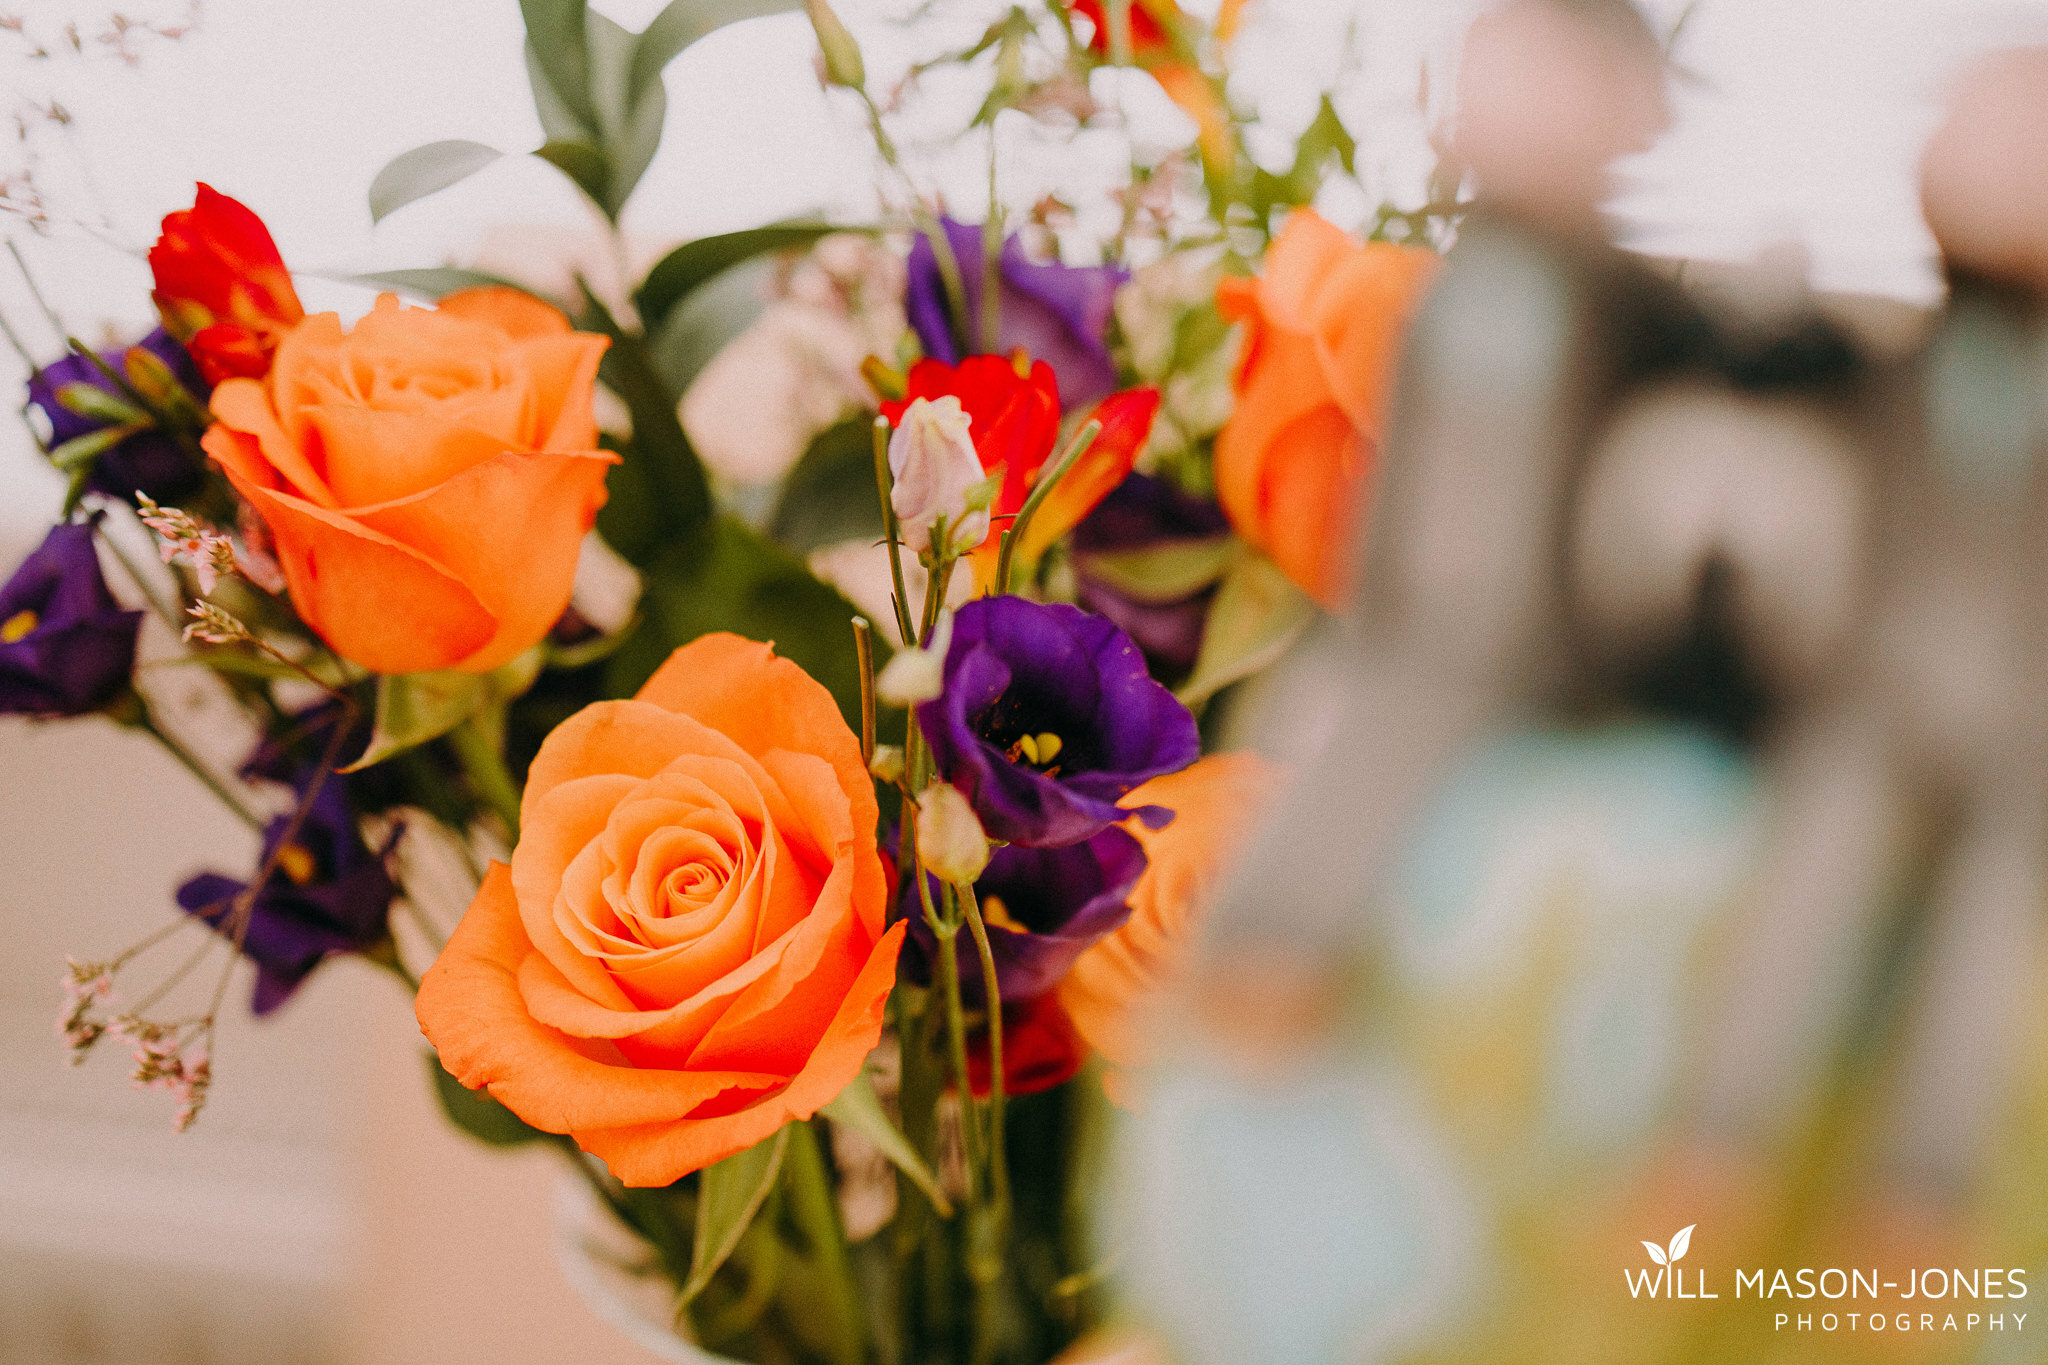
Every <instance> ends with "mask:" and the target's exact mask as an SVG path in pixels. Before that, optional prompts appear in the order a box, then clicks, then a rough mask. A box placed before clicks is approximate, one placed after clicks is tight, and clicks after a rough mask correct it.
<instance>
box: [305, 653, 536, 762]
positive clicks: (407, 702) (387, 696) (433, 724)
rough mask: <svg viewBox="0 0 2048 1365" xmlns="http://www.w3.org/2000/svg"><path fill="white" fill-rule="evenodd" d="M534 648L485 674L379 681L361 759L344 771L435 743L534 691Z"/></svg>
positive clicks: (448, 673) (399, 677) (451, 671)
mask: <svg viewBox="0 0 2048 1365" xmlns="http://www.w3.org/2000/svg"><path fill="white" fill-rule="evenodd" d="M540 665H541V650H540V649H539V648H538V647H535V648H533V649H529V650H527V651H526V653H524V654H522V655H520V656H519V657H518V658H516V659H514V660H513V661H512V662H511V663H508V664H506V665H505V666H504V667H502V668H499V669H496V670H494V671H492V672H489V673H462V672H458V671H456V670H454V669H448V670H445V671H442V672H438V673H395V674H387V675H385V676H384V677H380V678H378V679H377V715H376V719H375V721H374V722H373V723H372V725H371V727H370V744H369V747H368V748H367V749H365V750H364V751H363V756H362V757H361V758H359V759H357V760H356V761H355V762H354V763H351V764H350V765H349V766H348V767H346V768H343V769H342V770H341V771H343V772H349V773H352V772H359V771H361V770H362V769H364V768H368V767H372V766H374V765H375V764H378V763H382V762H383V761H384V760H385V759H387V758H390V757H391V756H392V755H393V754H398V753H403V752H404V751H405V750H407V749H411V748H415V747H417V746H419V745H421V744H425V743H426V742H427V741H428V740H430V739H439V738H440V737H441V736H442V735H445V734H447V733H448V732H449V731H450V730H453V729H454V728H455V727H456V726H458V725H460V724H462V722H464V721H466V720H468V719H469V718H470V717H471V716H474V715H477V714H479V713H480V712H482V711H484V710H486V709H487V708H489V707H493V706H497V705H500V704H502V703H504V702H507V701H510V700H511V699H512V698H514V697H516V696H519V695H520V694H521V693H523V692H525V691H526V689H527V688H529V687H531V686H533V680H534V678H535V676H536V675H538V674H539V672H540Z"/></svg>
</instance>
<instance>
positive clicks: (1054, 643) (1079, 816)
mask: <svg viewBox="0 0 2048 1365" xmlns="http://www.w3.org/2000/svg"><path fill="white" fill-rule="evenodd" d="M917 717H918V723H919V725H920V726H921V727H922V728H923V730H924V734H925V737H926V739H927V740H928V741H929V742H930V744H931V747H932V756H933V759H934V761H935V762H936V764H937V768H938V772H939V775H940V776H941V777H943V778H944V779H945V780H946V781H948V782H950V783H952V784H953V785H954V786H956V787H958V788H960V790H961V792H962V793H963V794H964V795H965V796H966V797H967V799H968V801H969V802H970V803H971V804H972V805H973V806H974V810H975V813H976V814H977V815H979V816H980V817H981V822H982V827H983V828H984V829H986V830H987V831H988V833H989V835H990V837H992V838H996V839H1001V840H1004V841H1007V842H1009V843H1013V844H1022V845H1024V846H1026V847H1031V848H1056V847H1062V846H1065V845H1068V844H1076V843H1079V842H1081V841H1082V840H1084V839H1088V838H1091V837H1093V836H1094V835H1095V834H1097V833H1099V832H1100V831H1101V830H1103V829H1106V828H1108V827H1109V826H1111V825H1114V824H1117V823H1119V822H1121V821H1123V820H1124V819H1126V818H1128V817H1129V816H1130V815H1131V814H1133V812H1131V811H1129V810H1124V809H1120V808H1119V807H1118V806H1117V804H1116V803H1117V801H1118V800H1119V799H1121V798H1122V797H1123V796H1124V795H1125V794H1126V793H1127V792H1129V791H1130V790H1131V789H1132V788H1133V787H1136V786H1138V785H1139V784H1140V783H1142V782H1144V781H1145V780H1146V779H1148V778H1152V777H1157V776H1159V775H1160V774H1162V773H1169V772H1176V771H1178V770H1180V769H1181V768H1185V767H1186V766H1187V765H1188V764H1190V763H1192V762H1194V761H1195V758H1196V757H1197V756H1198V754H1199V753H1200V751H1201V743H1200V737H1199V736H1198V735H1197V733H1196V730H1195V721H1194V717H1193V716H1191V715H1190V714H1188V710H1187V708H1186V707H1184V706H1182V705H1181V704H1180V703H1179V702H1178V701H1176V700H1175V699H1174V696H1173V694H1172V693H1171V692H1168V691H1167V690H1166V689H1165V688H1164V687H1161V686H1160V685H1159V684H1158V683H1157V682H1156V681H1154V680H1153V678H1152V676H1151V674H1150V673H1149V672H1147V671H1146V668H1145V660H1144V656H1143V655H1142V654H1140V653H1139V651H1138V647H1137V645H1136V644H1134V643H1133V642H1132V640H1131V638H1130V636H1128V635H1126V634H1125V633H1124V632H1123V631H1121V630H1119V629H1117V627H1116V626H1115V625H1113V624H1112V623H1110V622H1109V621H1106V620H1104V619H1103V618H1102V617H1100V616H1093V615H1090V614H1089V613H1087V612H1084V611H1081V610H1080V609H1078V608H1076V607H1071V606H1067V605H1065V604H1064V603H1038V602H1029V601H1026V600H1024V599H1023V598H1020V597H988V598H982V599H980V600H978V601H974V602H970V603H968V604H967V605H966V606H964V607H962V608H961V609H960V611H959V614H958V615H957V616H956V617H955V618H954V623H953V643H952V647H951V648H950V649H949V650H948V651H947V653H946V663H945V669H944V690H943V691H942V692H941V693H940V694H939V696H938V697H936V698H935V699H933V700H931V701H928V702H925V703H924V704H922V705H921V706H919V707H918V712H917ZM1045 735H1050V736H1053V737H1054V738H1056V739H1057V740H1058V742H1059V749H1058V753H1057V754H1056V755H1054V756H1053V758H1052V759H1051V760H1049V761H1045V762H1035V761H1031V760H1030V759H1029V758H1028V756H1026V755H1025V754H1024V753H1023V752H1022V750H1021V747H1020V746H1021V742H1022V741H1023V740H1025V739H1027V738H1028V739H1030V740H1032V741H1033V742H1034V743H1036V742H1037V741H1038V738H1039V737H1040V736H1045ZM1148 823H1149V821H1148Z"/></svg>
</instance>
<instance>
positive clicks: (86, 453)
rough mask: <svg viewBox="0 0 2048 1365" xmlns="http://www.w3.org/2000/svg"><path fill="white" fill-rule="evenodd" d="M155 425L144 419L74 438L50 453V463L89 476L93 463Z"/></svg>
mask: <svg viewBox="0 0 2048 1365" xmlns="http://www.w3.org/2000/svg"><path fill="white" fill-rule="evenodd" d="M155 425H156V423H154V422H152V421H151V420H150V419H149V418H147V417H145V418H143V419H142V420H141V421H139V422H123V423H122V424H121V425H120V426H117V427H101V428H100V429H99V430H98V431H88V432H87V433H85V435H83V436H74V437H72V438H71V439H70V440H68V441H66V442H64V444H62V445H60V446H58V447H56V448H55V449H53V450H52V451H51V452H50V463H51V464H54V465H56V466H57V468H59V469H68V470H73V471H80V470H82V471H84V472H86V473H87V474H90V473H91V470H92V465H93V461H95V460H97V459H99V457H100V456H102V455H104V454H106V453H107V452H108V451H110V450H112V449H113V448H114V447H115V446H117V445H119V444H121V442H123V441H125V440H127V439H128V438H129V437H130V436H133V435H135V433H137V432H138V431H148V430H149V429H150V428H151V427H153V426H155Z"/></svg>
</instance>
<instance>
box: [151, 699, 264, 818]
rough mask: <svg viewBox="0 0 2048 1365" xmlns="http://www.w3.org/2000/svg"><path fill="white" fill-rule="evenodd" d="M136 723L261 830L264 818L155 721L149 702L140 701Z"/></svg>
mask: <svg viewBox="0 0 2048 1365" xmlns="http://www.w3.org/2000/svg"><path fill="white" fill-rule="evenodd" d="M136 725H137V726H138V727H139V728H141V729H142V730H145V731H147V732H148V733H149V734H150V736H151V737H153V738H154V739H155V740H156V742H157V743H159V744H161V745H163V746H164V749H165V750H166V751H167V752H168V753H169V754H170V755H171V757H173V758H175V759H177V760H178V762H179V763H181V764H183V765H184V768H185V771H186V772H188V773H190V774H192V776H194V777H196V778H198V779H199V781H200V783H201V784H202V785H203V786H205V788H206V789H207V790H208V791H210V792H212V793H213V794H214V796H215V797H217V798H218V799H219V801H220V803H221V804H222V805H223V806H226V807H227V808H228V809H229V810H230V811H232V812H233V813H234V814H235V815H236V817H238V818H239V819H240V820H241V822H242V823H243V824H245V825H247V826H248V827H249V828H250V829H253V830H255V831H256V832H257V833H258V834H261V833H263V830H264V825H265V822H264V820H263V818H262V817H261V816H259V815H257V814H256V812H254V811H252V810H250V809H249V807H248V805H247V803H245V802H244V801H243V800H242V798H241V797H239V796H237V795H235V793H234V792H232V791H230V790H229V789H228V786H227V784H226V783H225V782H223V781H221V779H220V778H219V777H217V776H215V775H214V772H213V770H212V769H210V768H208V767H207V766H206V765H205V764H204V763H201V762H200V761H199V757H198V755H196V754H194V753H193V752H192V751H191V750H190V749H187V748H186V747H185V745H184V742H183V741H182V740H179V739H177V738H176V737H174V736H173V735H172V734H171V733H170V731H168V730H166V729H164V728H163V727H162V726H161V725H159V724H157V720H156V717H155V716H153V715H152V714H150V710H149V703H148V702H143V703H142V718H141V719H140V720H138V721H137V722H136Z"/></svg>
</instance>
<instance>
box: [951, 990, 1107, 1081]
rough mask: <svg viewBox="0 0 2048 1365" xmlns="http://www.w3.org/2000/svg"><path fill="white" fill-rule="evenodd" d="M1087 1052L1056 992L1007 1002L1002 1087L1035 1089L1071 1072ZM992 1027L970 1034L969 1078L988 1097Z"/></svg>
mask: <svg viewBox="0 0 2048 1365" xmlns="http://www.w3.org/2000/svg"><path fill="white" fill-rule="evenodd" d="M1087 1056H1088V1045H1087V1044H1086V1043H1083V1042H1082V1041H1081V1035H1080V1034H1079V1033H1077V1032H1075V1030H1074V1025H1073V1022H1072V1021H1071V1020H1070V1019H1068V1018H1067V1011H1066V1009H1065V1008H1064V1007H1063V1006H1061V1004H1060V1002H1059V996H1058V995H1057V994H1051V995H1039V996H1034V997H1032V998H1031V999H1029V1000H1020V1001H1017V1002H1016V1003H1015V1004H1006V1005H1004V1006H1003V1091H1004V1093H1005V1094H1010V1095H1035V1094H1037V1093H1038V1092H1039V1091H1041V1090H1050V1089H1052V1088H1053V1087H1054V1086H1056V1085H1059V1084H1061V1083H1062V1082H1064V1081H1066V1080H1069V1079H1071V1078H1072V1076H1073V1075H1074V1073H1075V1072H1077V1071H1079V1070H1080V1069H1081V1063H1082V1062H1083V1061H1084V1060H1086V1058H1087ZM988 1062H989V1057H988V1030H987V1029H986V1028H978V1029H976V1030H975V1031H974V1032H973V1033H972V1034H970V1035H969V1036H968V1039H967V1084H968V1086H969V1087H970V1088H971V1089H972V1090H973V1091H974V1098H976V1099H978V1100H985V1099H987V1098H988V1088H989V1087H988V1077H989V1064H988Z"/></svg>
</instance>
